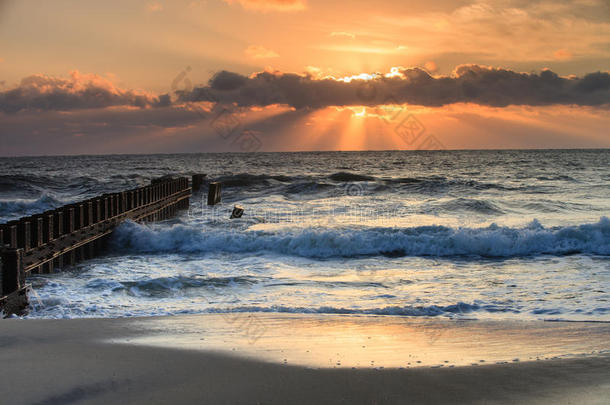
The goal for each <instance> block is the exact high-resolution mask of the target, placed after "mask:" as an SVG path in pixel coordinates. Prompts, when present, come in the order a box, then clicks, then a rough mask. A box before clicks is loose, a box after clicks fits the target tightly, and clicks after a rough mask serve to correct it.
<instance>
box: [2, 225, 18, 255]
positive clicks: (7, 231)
mask: <svg viewBox="0 0 610 405" xmlns="http://www.w3.org/2000/svg"><path fill="white" fill-rule="evenodd" d="M2 230H3V231H4V232H3V234H4V238H3V240H2V243H4V244H5V245H7V246H8V247H10V248H13V249H15V248H16V247H17V225H16V221H11V222H8V223H6V224H3V225H2Z"/></svg>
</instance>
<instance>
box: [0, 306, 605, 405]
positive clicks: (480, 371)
mask: <svg viewBox="0 0 610 405" xmlns="http://www.w3.org/2000/svg"><path fill="white" fill-rule="evenodd" d="M252 315H254V314H246V317H245V318H243V319H236V318H233V319H232V322H230V321H231V319H230V318H227V317H226V314H207V315H184V316H174V317H159V318H118V319H100V318H87V319H67V320H54V319H6V320H2V321H0V347H1V350H0V361H1V362H2V364H3V367H2V368H1V370H2V371H0V390H1V391H2V392H3V394H4V396H5V398H9V399H10V402H11V403H14V404H20V403H23V404H32V403H34V404H68V403H85V402H86V403H100V404H101V403H105V404H107V403H109V402H110V403H114V402H121V403H168V402H172V403H193V402H196V403H248V404H256V403H261V404H267V403H322V402H324V403H358V404H359V403H362V404H374V403H377V404H386V403H405V402H407V403H409V402H411V403H456V402H457V403H482V402H486V403H551V402H552V403H570V402H578V403H585V404H589V403H591V404H594V403H603V402H604V400H605V399H606V398H608V397H610V354H607V353H606V351H607V350H608V349H610V343H609V342H610V339H608V337H609V336H610V325H606V324H600V323H584V324H583V323H581V322H578V323H573V322H569V323H559V322H557V321H554V322H544V321H540V322H534V321H506V322H500V321H493V322H490V321H452V320H429V319H426V320H420V319H413V318H401V319H394V320H389V319H388V318H387V317H370V316H343V315H334V316H317V315H315V316H314V315H295V314H266V315H265V316H263V317H260V318H261V319H260V320H262V321H265V322H267V325H268V328H267V329H266V330H265V333H264V334H262V335H261V336H260V337H259V338H258V339H256V341H252V339H250V341H249V340H248V336H247V333H246V334H244V328H245V327H244V325H245V322H247V321H248V320H250V322H252V320H251V317H252ZM255 315H259V314H255ZM248 317H249V318H248ZM390 321H392V322H390ZM431 337H432V338H431ZM360 339H366V340H367V341H368V343H367V346H368V347H367V348H360V346H361V345H360V343H361V341H360ZM350 342H352V343H350ZM306 346H307V347H306ZM470 347H474V348H475V351H476V354H478V355H479V357H482V358H483V357H485V356H490V357H489V358H491V357H493V355H494V353H497V351H498V350H500V352H506V353H510V354H511V356H512V355H514V353H517V352H519V353H532V352H535V351H540V352H544V351H545V350H546V352H553V353H557V354H559V355H561V354H564V355H565V354H568V353H565V352H567V351H570V350H573V349H574V348H596V350H595V353H589V354H587V355H586V356H583V355H576V356H573V357H570V358H556V359H552V358H549V359H546V360H545V359H540V360H539V361H536V360H533V361H532V360H528V359H527V358H523V359H521V360H520V361H518V362H508V363H503V364H495V363H492V362H491V361H486V362H485V363H482V364H480V365H478V366H473V365H468V364H462V363H463V362H462V363H460V361H459V360H460V359H463V358H468V355H469V353H470V351H469V350H470V349H469V348H470ZM337 348H340V349H341V350H343V351H344V353H341V359H340V362H341V364H340V366H337V365H336V362H335V363H334V364H332V365H330V364H329V365H327V366H324V365H321V363H320V359H321V358H323V357H324V356H327V355H328V353H330V352H331V351H336V350H337ZM305 349H307V350H309V351H310V353H314V354H315V355H314V356H313V359H314V360H315V361H316V362H318V363H317V364H318V366H317V367H316V366H312V364H311V363H308V361H309V360H311V355H310V354H306V353H307V351H306V350H305ZM361 349H362V350H361ZM418 351H419V352H418ZM562 351H563V352H564V353H562ZM600 352H602V353H600ZM299 353H300V357H299ZM361 353H366V354H367V356H369V357H371V356H372V357H375V364H374V365H371V364H370V363H366V364H362V365H361V366H352V365H351V363H350V362H358V361H360V359H362V358H363V357H362V354H361ZM406 353H410V354H411V355H412V356H416V355H417V356H420V355H421V356H423V357H434V356H436V357H438V356H439V355H440V356H441V357H442V356H444V357H443V358H445V357H447V356H450V355H452V356H453V358H451V359H450V360H452V363H453V364H452V365H453V367H449V366H444V367H436V366H435V365H432V364H431V363H430V362H428V363H414V366H413V367H394V366H392V364H393V361H394V359H396V358H397V357H400V356H402V355H405V354H406ZM422 353H423V354H422ZM338 354H339V352H338ZM572 354H574V353H572ZM277 355H281V356H282V357H284V359H285V361H282V359H281V357H278V356H277ZM511 356H509V357H511ZM423 357H422V358H423ZM439 358H440V357H439ZM308 359H309V360H308ZM367 359H368V357H367ZM406 359H408V357H406ZM333 360H335V359H333ZM435 361H436V360H435ZM490 363H492V364H490ZM383 364H386V365H383ZM419 364H421V365H419ZM424 364H425V365H424ZM7 365H8V366H7ZM387 365H389V366H387ZM405 366H406V364H405ZM352 367H354V368H352Z"/></svg>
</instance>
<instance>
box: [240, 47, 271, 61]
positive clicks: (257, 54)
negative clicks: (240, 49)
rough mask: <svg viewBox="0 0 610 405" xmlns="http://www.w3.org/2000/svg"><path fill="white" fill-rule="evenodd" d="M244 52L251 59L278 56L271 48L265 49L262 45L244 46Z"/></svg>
mask: <svg viewBox="0 0 610 405" xmlns="http://www.w3.org/2000/svg"><path fill="white" fill-rule="evenodd" d="M244 53H245V54H246V55H248V57H250V58H253V59H266V58H278V57H279V56H280V55H278V54H277V53H275V52H274V51H272V50H271V49H267V48H265V47H264V46H262V45H250V46H249V47H247V48H246V50H245V51H244Z"/></svg>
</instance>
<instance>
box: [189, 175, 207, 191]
mask: <svg viewBox="0 0 610 405" xmlns="http://www.w3.org/2000/svg"><path fill="white" fill-rule="evenodd" d="M206 177H207V174H194V175H193V186H192V187H193V192H196V191H199V190H201V186H203V184H204V183H205V180H206Z"/></svg>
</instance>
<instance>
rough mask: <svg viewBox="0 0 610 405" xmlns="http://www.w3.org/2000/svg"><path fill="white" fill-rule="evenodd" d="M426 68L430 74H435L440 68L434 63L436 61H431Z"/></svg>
mask: <svg viewBox="0 0 610 405" xmlns="http://www.w3.org/2000/svg"><path fill="white" fill-rule="evenodd" d="M424 68H425V69H426V71H428V72H429V73H434V72H436V71H437V70H438V66H437V65H436V63H434V61H431V60H430V61H428V62H426V63H425V64H424Z"/></svg>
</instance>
